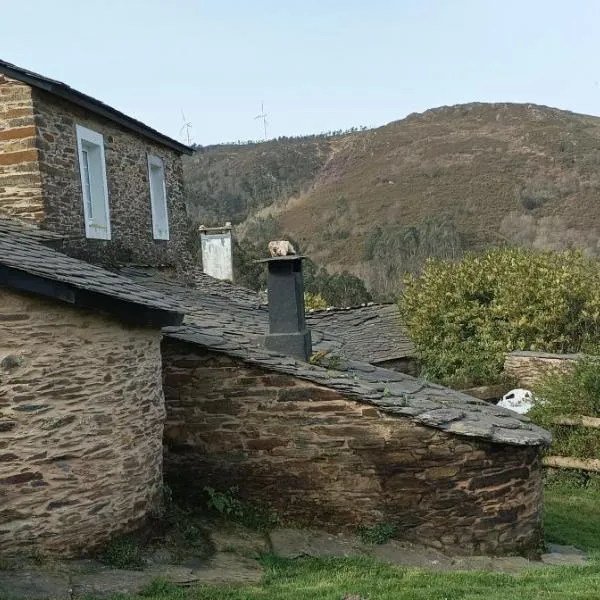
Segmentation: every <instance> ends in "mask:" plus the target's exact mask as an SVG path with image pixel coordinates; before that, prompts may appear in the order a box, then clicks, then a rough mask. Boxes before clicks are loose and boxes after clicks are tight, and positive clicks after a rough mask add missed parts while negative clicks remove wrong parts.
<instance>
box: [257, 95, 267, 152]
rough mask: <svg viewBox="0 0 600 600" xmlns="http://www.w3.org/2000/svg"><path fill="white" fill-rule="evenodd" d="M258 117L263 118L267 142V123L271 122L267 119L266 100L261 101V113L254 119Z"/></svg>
mask: <svg viewBox="0 0 600 600" xmlns="http://www.w3.org/2000/svg"><path fill="white" fill-rule="evenodd" d="M256 119H262V122H263V127H264V129H265V142H266V141H267V125H268V124H269V122H268V121H267V113H265V105H264V102H261V103H260V114H259V115H256V116H255V117H254V120H255V121H256Z"/></svg>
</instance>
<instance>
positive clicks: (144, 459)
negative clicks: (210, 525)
mask: <svg viewBox="0 0 600 600" xmlns="http://www.w3.org/2000/svg"><path fill="white" fill-rule="evenodd" d="M54 239H55V238H53V237H52V236H51V235H48V234H44V233H43V232H39V231H36V230H26V229H21V228H19V227H17V226H15V224H14V223H10V222H5V221H3V220H0V549H1V552H2V553H6V554H11V553H18V552H40V553H49V552H54V553H60V554H64V555H70V554H78V553H82V552H86V551H89V550H90V549H92V548H93V547H94V546H96V545H101V544H102V543H103V542H105V541H106V540H107V539H108V538H110V537H111V536H113V535H116V534H121V533H123V532H127V531H129V530H132V529H135V528H136V527H139V526H140V525H141V524H143V523H144V521H145V520H146V518H147V516H148V514H149V512H150V511H151V510H152V508H153V506H154V505H155V503H156V501H157V500H158V499H159V498H158V495H159V494H160V490H161V485H162V435H163V423H164V416H165V407H164V397H163V390H162V385H161V352H160V343H161V327H162V326H166V325H175V324H177V323H179V322H180V321H181V318H182V315H181V310H180V309H179V308H178V307H177V305H176V304H175V303H174V302H173V301H172V300H169V299H168V298H166V297H164V296H162V295H161V294H159V293H156V292H152V291H150V290H148V289H145V288H142V287H141V286H139V285H136V284H135V283H133V282H132V281H130V280H128V279H126V278H124V277H121V276H119V275H116V274H114V273H110V272H108V271H105V270H104V269H101V268H98V267H95V266H92V265H89V264H87V263H85V262H82V261H79V260H76V259H73V258H70V257H67V256H65V255H64V254H61V253H59V252H57V251H55V250H53V249H51V248H49V247H48V246H47V243H48V242H52V241H53V240H54Z"/></svg>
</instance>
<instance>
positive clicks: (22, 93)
mask: <svg viewBox="0 0 600 600" xmlns="http://www.w3.org/2000/svg"><path fill="white" fill-rule="evenodd" d="M0 213H4V214H6V215H10V216H14V217H20V218H26V219H29V220H39V219H41V217H42V215H43V202H42V182H41V176H40V169H39V163H38V151H37V148H36V133H35V122H34V116H33V101H32V98H31V88H30V87H29V86H27V85H25V84H23V83H20V82H18V81H14V80H13V79H9V78H8V77H6V76H4V75H2V74H0Z"/></svg>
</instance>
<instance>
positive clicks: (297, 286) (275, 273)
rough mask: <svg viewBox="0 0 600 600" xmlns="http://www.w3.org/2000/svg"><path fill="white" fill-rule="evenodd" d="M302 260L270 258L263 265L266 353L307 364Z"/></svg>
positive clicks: (308, 349) (309, 347)
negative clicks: (265, 274) (265, 273)
mask: <svg viewBox="0 0 600 600" xmlns="http://www.w3.org/2000/svg"><path fill="white" fill-rule="evenodd" d="M303 258H304V257H303V256H297V255H295V254H294V255H291V256H274V257H272V258H267V259H264V260H260V261H258V262H260V263H267V268H268V279H267V288H268V296H269V334H268V335H267V336H266V337H265V346H266V347H267V348H268V349H269V350H273V351H275V352H279V353H280V354H286V355H289V356H294V357H296V358H299V359H300V360H303V361H308V359H309V358H310V356H311V353H312V342H311V338H310V331H309V330H308V329H307V327H306V320H305V318H304V279H303V277H302V259H303Z"/></svg>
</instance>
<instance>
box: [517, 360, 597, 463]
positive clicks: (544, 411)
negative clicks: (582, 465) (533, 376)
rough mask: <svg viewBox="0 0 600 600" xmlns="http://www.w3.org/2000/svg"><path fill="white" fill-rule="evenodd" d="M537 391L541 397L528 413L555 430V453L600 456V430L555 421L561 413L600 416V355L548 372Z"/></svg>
mask: <svg viewBox="0 0 600 600" xmlns="http://www.w3.org/2000/svg"><path fill="white" fill-rule="evenodd" d="M533 391H534V393H535V396H536V398H539V400H538V401H537V402H536V404H535V405H534V407H533V408H532V409H531V411H530V412H529V413H528V416H529V417H531V419H532V420H534V421H535V422H536V423H538V424H539V425H541V426H542V427H545V428H546V429H548V430H550V431H551V432H552V436H553V439H552V454H558V455H560V456H572V457H575V458H600V430H598V429H592V428H590V427H575V426H569V425H556V424H555V423H554V419H555V418H556V417H558V416H571V417H576V416H588V417H599V416H600V358H598V357H586V358H584V359H582V360H580V361H577V362H576V363H575V365H574V367H573V369H572V370H571V371H569V372H566V373H556V374H552V375H548V376H547V377H545V378H544V379H543V380H541V381H540V383H539V384H538V385H536V386H535V388H534V390H533Z"/></svg>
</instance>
